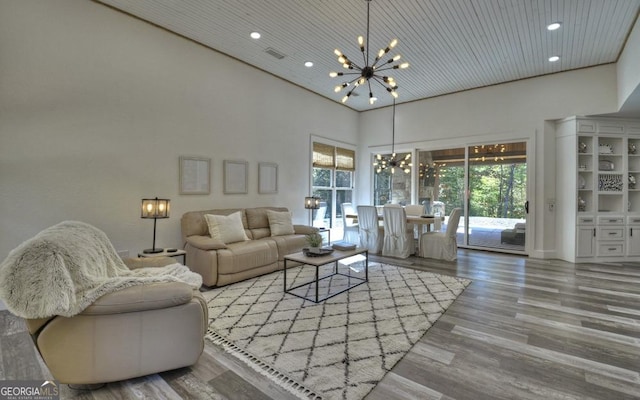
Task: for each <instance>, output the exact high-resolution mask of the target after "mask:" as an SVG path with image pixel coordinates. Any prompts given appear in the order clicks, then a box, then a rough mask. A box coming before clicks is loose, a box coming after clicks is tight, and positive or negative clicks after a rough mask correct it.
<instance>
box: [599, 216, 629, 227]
mask: <svg viewBox="0 0 640 400" xmlns="http://www.w3.org/2000/svg"><path fill="white" fill-rule="evenodd" d="M623 224H624V217H621V216H617V217H616V216H610V217H598V225H623Z"/></svg>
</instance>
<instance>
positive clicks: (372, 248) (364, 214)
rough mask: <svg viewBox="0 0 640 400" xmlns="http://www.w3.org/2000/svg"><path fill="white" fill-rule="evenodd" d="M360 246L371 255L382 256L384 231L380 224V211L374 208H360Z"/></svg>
mask: <svg viewBox="0 0 640 400" xmlns="http://www.w3.org/2000/svg"><path fill="white" fill-rule="evenodd" d="M358 227H359V232H360V246H361V247H364V248H366V249H367V250H369V253H372V254H380V251H381V250H382V239H383V236H384V229H383V228H382V227H381V226H380V225H379V224H378V211H377V210H376V208H375V207H374V206H358Z"/></svg>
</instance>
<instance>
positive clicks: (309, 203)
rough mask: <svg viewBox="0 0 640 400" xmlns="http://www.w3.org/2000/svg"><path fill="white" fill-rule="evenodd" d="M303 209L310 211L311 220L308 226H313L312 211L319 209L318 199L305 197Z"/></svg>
mask: <svg viewBox="0 0 640 400" xmlns="http://www.w3.org/2000/svg"><path fill="white" fill-rule="evenodd" d="M304 208H306V209H307V210H311V211H310V213H311V214H310V218H311V219H310V221H309V225H313V210H317V209H318V208H320V198H319V197H315V196H311V197H305V198H304Z"/></svg>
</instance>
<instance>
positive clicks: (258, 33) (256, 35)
mask: <svg viewBox="0 0 640 400" xmlns="http://www.w3.org/2000/svg"><path fill="white" fill-rule="evenodd" d="M251 39H260V32H251Z"/></svg>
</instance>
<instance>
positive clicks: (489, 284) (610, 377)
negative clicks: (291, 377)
mask: <svg viewBox="0 0 640 400" xmlns="http://www.w3.org/2000/svg"><path fill="white" fill-rule="evenodd" d="M458 254H459V256H458V260H457V261H456V262H446V261H439V260H431V259H421V258H416V257H411V258H409V259H405V260H397V259H392V258H385V257H379V256H371V261H382V262H386V263H389V264H395V265H401V266H406V267H410V268H416V269H420V270H425V271H430V272H434V273H439V274H444V275H451V276H459V277H464V278H468V279H471V280H473V283H472V284H471V285H470V286H469V287H468V288H467V289H466V290H465V291H464V292H463V293H462V295H461V296H460V297H459V298H458V299H457V300H456V301H455V302H454V303H453V304H452V305H451V307H449V309H448V310H447V311H446V312H445V313H444V314H443V315H442V317H441V318H440V319H439V320H438V321H437V322H436V323H435V324H434V326H433V327H432V328H431V329H430V330H429V331H428V332H427V333H426V334H425V335H424V337H423V338H422V339H421V340H420V341H419V342H418V343H417V344H416V345H415V346H414V348H413V349H412V350H411V351H410V352H409V353H408V354H407V355H406V356H405V357H404V358H403V359H402V360H401V361H400V362H399V363H398V364H396V366H395V367H394V368H393V370H392V371H391V372H390V373H388V374H387V375H386V376H385V377H384V379H383V380H382V381H381V382H380V383H379V384H378V385H377V386H376V387H375V388H374V389H373V391H372V392H371V393H369V395H368V396H367V399H368V400H407V399H420V400H424V399H438V400H453V399H458V400H465V399H473V400H478V399H491V400H495V399H535V400H538V399H563V400H564V399H580V400H585V399H586V400H589V399H593V400H610V399H616V400H618V399H640V263H611V264H572V263H567V262H564V261H559V260H539V259H529V258H527V257H521V256H517V255H507V254H498V253H490V252H482V251H473V250H460V251H459V253H458ZM0 327H2V330H1V334H0V379H48V378H50V377H51V376H50V373H49V372H48V370H47V369H46V367H45V366H44V364H43V363H42V360H41V359H40V357H39V355H38V353H37V351H35V347H34V346H33V343H32V342H31V340H30V338H29V336H28V334H27V333H26V329H25V326H24V323H23V322H22V321H21V320H20V319H19V318H16V317H13V316H12V315H10V314H9V313H8V312H6V311H4V312H0ZM62 398H65V399H67V398H68V399H78V400H111V399H140V398H154V399H202V400H205V399H234V400H235V399H265V400H270V399H277V400H280V399H294V398H295V396H293V395H292V394H291V393H289V392H288V391H287V390H286V389H284V388H282V387H280V386H278V385H277V384H276V383H274V382H272V381H271V380H269V379H268V378H266V377H264V376H263V375H261V374H260V373H259V372H256V371H255V370H253V369H252V368H250V367H248V366H246V365H245V364H244V363H243V362H241V361H239V360H238V359H237V358H235V357H234V356H232V355H230V354H228V353H226V352H225V351H224V350H223V349H221V348H219V347H217V346H215V345H212V344H211V343H207V345H206V347H205V351H204V352H203V354H202V356H201V357H200V360H199V361H198V363H197V364H196V365H194V366H192V367H187V368H181V369H178V370H174V371H167V372H163V373H161V374H155V375H151V376H148V377H142V378H138V379H131V380H128V381H123V382H114V383H110V384H107V385H105V386H103V387H102V388H99V389H96V390H76V389H72V388H69V387H68V386H66V385H63V387H62Z"/></svg>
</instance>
